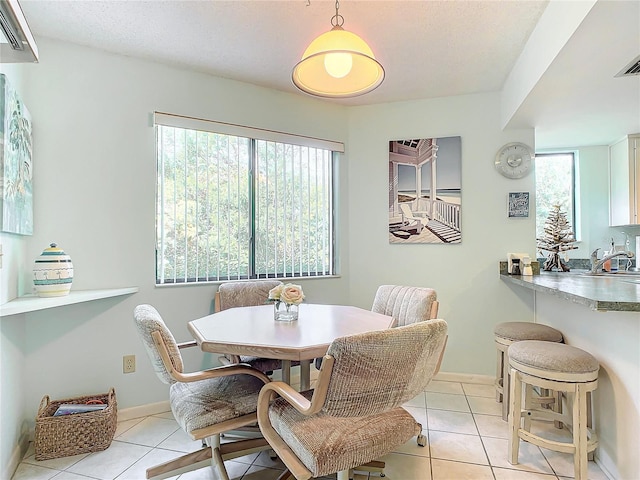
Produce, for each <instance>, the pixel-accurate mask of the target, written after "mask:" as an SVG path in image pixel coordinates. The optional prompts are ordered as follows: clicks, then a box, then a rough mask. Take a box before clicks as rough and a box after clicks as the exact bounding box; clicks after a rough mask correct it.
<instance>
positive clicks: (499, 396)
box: [493, 322, 563, 422]
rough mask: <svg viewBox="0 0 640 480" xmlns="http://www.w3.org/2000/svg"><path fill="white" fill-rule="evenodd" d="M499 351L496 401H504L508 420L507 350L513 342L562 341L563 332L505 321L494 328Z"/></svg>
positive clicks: (505, 415)
mask: <svg viewBox="0 0 640 480" xmlns="http://www.w3.org/2000/svg"><path fill="white" fill-rule="evenodd" d="M493 333H494V339H495V343H496V350H497V353H498V358H497V365H496V382H495V387H496V402H498V403H499V402H502V419H503V420H504V421H505V422H506V421H507V413H508V412H509V361H508V360H507V356H506V352H507V348H509V345H511V344H512V343H513V342H520V341H523V340H544V341H547V342H558V343H562V341H563V338H562V333H561V332H560V331H558V330H556V329H555V328H551V327H549V326H547V325H541V324H539V323H531V322H504V323H499V324H498V325H496V327H495V329H494V330H493Z"/></svg>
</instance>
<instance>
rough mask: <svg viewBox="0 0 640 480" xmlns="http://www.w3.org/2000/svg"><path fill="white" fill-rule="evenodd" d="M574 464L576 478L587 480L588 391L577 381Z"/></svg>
mask: <svg viewBox="0 0 640 480" xmlns="http://www.w3.org/2000/svg"><path fill="white" fill-rule="evenodd" d="M573 444H574V446H575V449H576V451H575V453H574V456H573V465H574V469H575V479H576V480H587V478H588V476H587V392H586V391H585V387H584V385H583V384H581V383H577V384H576V387H575V390H574V393H573Z"/></svg>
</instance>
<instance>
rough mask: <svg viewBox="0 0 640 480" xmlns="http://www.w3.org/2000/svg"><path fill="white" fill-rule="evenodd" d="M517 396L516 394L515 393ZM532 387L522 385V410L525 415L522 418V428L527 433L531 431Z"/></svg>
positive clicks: (526, 384)
mask: <svg viewBox="0 0 640 480" xmlns="http://www.w3.org/2000/svg"><path fill="white" fill-rule="evenodd" d="M516 395H517V393H516ZM533 408H534V406H533V385H529V384H528V383H525V384H524V410H525V411H526V414H525V415H524V416H523V417H522V423H523V426H522V428H523V429H524V430H526V431H527V432H530V431H531V414H530V412H531V410H533Z"/></svg>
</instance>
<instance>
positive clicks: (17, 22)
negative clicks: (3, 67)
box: [0, 0, 38, 63]
mask: <svg viewBox="0 0 640 480" xmlns="http://www.w3.org/2000/svg"><path fill="white" fill-rule="evenodd" d="M0 31H1V32H2V34H3V35H4V38H2V35H0V63H22V62H37V61H38V47H37V46H36V41H35V39H34V38H33V35H32V34H31V30H29V25H28V24H27V19H26V18H25V16H24V13H22V8H21V7H20V4H19V3H18V0H0Z"/></svg>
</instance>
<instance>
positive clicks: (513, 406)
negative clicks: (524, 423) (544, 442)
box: [508, 368, 522, 465]
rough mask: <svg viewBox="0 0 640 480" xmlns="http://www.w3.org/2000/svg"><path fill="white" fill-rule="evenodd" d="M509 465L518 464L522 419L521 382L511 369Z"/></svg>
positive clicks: (517, 374) (516, 373)
mask: <svg viewBox="0 0 640 480" xmlns="http://www.w3.org/2000/svg"><path fill="white" fill-rule="evenodd" d="M509 399H510V403H509V457H508V460H509V463H510V464H511V465H517V464H518V451H519V449H520V435H519V434H518V432H519V430H520V419H521V417H522V413H521V412H522V381H521V378H520V374H519V373H518V372H517V371H516V370H515V369H513V368H512V369H511V379H510V391H509Z"/></svg>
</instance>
